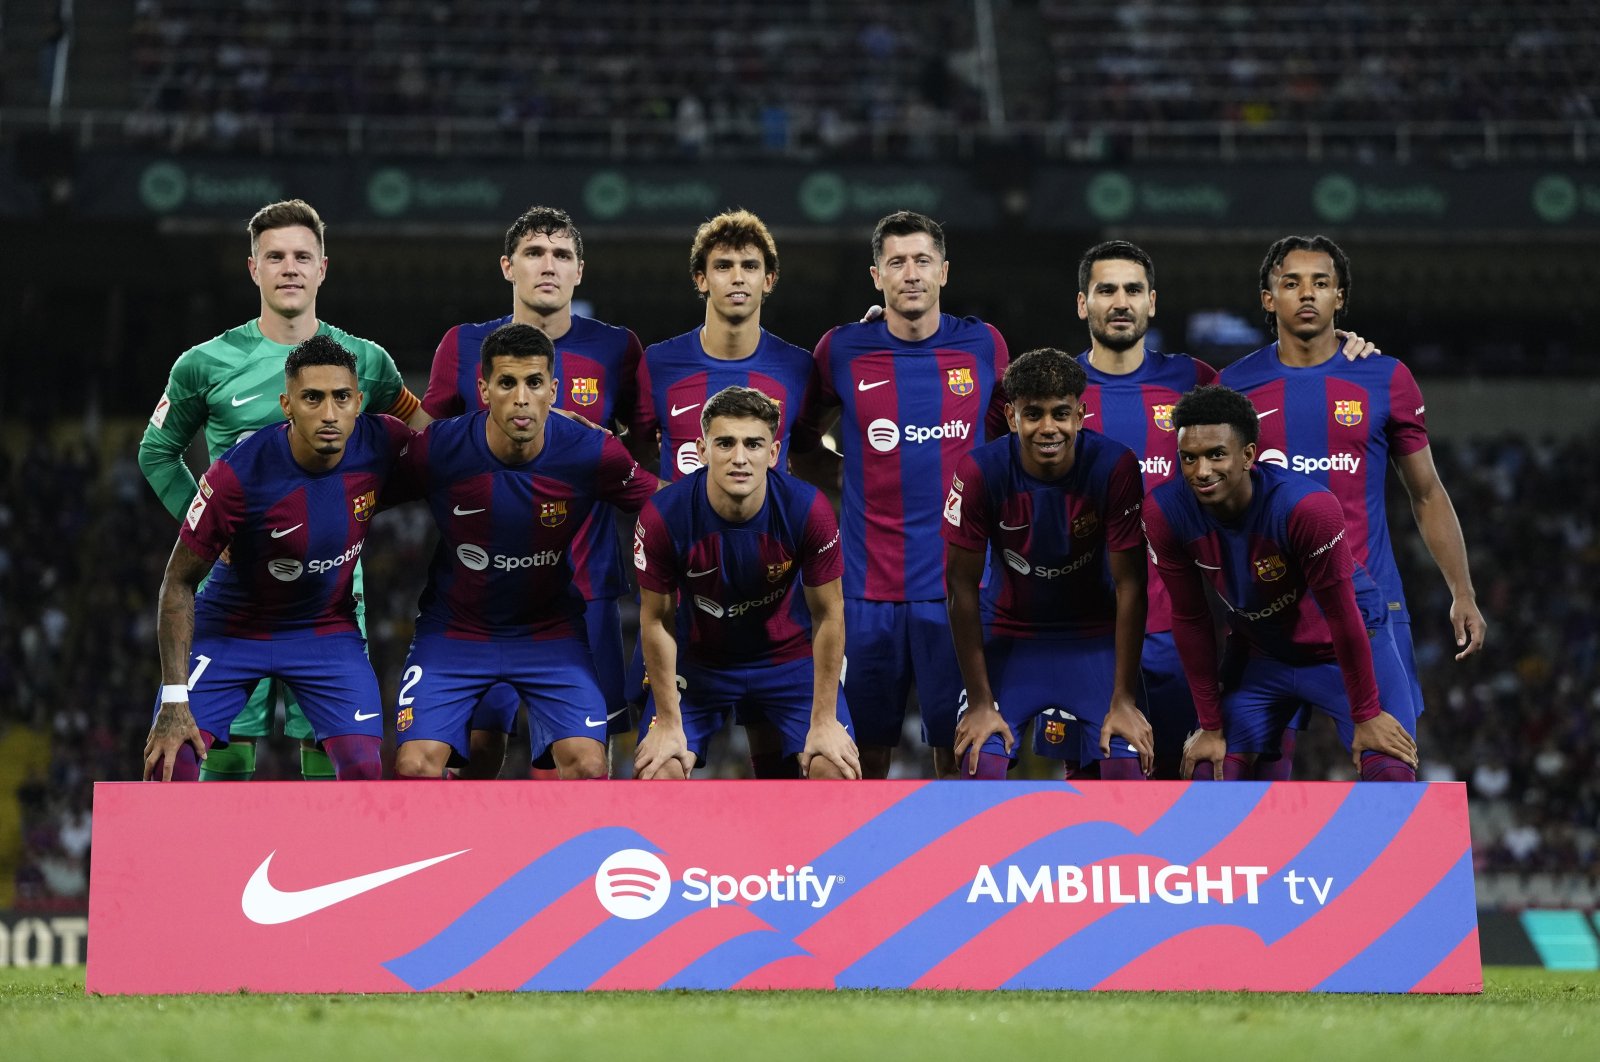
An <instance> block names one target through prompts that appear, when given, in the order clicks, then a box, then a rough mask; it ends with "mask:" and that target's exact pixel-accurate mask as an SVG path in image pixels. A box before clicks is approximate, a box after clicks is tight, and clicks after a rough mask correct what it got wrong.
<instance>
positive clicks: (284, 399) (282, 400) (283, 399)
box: [278, 391, 294, 424]
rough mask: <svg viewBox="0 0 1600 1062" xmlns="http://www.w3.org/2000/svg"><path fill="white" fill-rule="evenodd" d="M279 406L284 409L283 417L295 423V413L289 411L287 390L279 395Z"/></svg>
mask: <svg viewBox="0 0 1600 1062" xmlns="http://www.w3.org/2000/svg"><path fill="white" fill-rule="evenodd" d="M278 408H279V409H281V410H283V419H284V420H287V421H289V422H290V423H291V424H292V423H294V414H293V413H291V412H290V411H289V393H288V392H287V391H285V392H284V393H283V394H281V395H279V396H278Z"/></svg>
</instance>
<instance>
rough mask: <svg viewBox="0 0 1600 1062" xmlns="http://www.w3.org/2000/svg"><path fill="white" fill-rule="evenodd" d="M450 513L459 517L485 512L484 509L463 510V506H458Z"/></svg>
mask: <svg viewBox="0 0 1600 1062" xmlns="http://www.w3.org/2000/svg"><path fill="white" fill-rule="evenodd" d="M450 511H451V512H453V513H455V514H456V515H457V516H471V515H472V514H473V513H481V512H483V511H484V510H482V509H463V508H462V507H461V506H459V505H458V506H456V507H455V508H454V509H451V510H450Z"/></svg>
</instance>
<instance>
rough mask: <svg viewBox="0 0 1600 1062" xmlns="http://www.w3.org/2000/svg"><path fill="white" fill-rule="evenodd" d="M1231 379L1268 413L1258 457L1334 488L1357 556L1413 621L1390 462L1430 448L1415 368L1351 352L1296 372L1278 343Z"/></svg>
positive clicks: (1226, 375)
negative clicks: (1391, 505)
mask: <svg viewBox="0 0 1600 1062" xmlns="http://www.w3.org/2000/svg"><path fill="white" fill-rule="evenodd" d="M1340 346H1341V350H1342V347H1343V343H1342V342H1341V344H1340ZM1222 382H1223V383H1224V384H1226V385H1227V386H1229V387H1231V388H1233V389H1234V390H1236V391H1242V392H1244V393H1245V394H1246V395H1248V396H1249V398H1250V401H1251V402H1253V403H1255V407H1256V413H1257V415H1258V416H1259V417H1260V418H1261V441H1260V442H1259V443H1258V445H1257V451H1256V459H1257V460H1258V461H1260V462H1263V463H1265V464H1272V465H1278V466H1280V467H1283V468H1288V469H1290V470H1291V471H1294V472H1304V473H1306V474H1307V475H1309V476H1311V477H1312V478H1313V479H1315V480H1316V481H1317V482H1319V483H1321V484H1322V485H1324V486H1325V487H1327V488H1328V489H1329V490H1331V491H1332V492H1333V494H1334V497H1336V498H1338V499H1339V504H1340V506H1341V507H1342V508H1343V510H1344V519H1345V523H1346V524H1348V525H1349V527H1350V550H1351V552H1352V553H1353V554H1354V556H1355V559H1356V560H1358V561H1360V562H1361V563H1362V564H1363V565H1365V566H1366V568H1367V570H1368V571H1369V572H1371V574H1372V578H1373V579H1374V580H1376V581H1377V583H1378V586H1379V587H1380V588H1382V590H1383V595H1384V599H1385V601H1386V602H1387V604H1388V608H1389V611H1390V613H1391V614H1393V615H1394V616H1395V618H1396V619H1399V620H1400V621H1402V622H1409V614H1408V612H1407V609H1406V599H1405V592H1404V590H1403V589H1402V588H1401V586H1400V571H1399V569H1398V568H1397V567H1396V566H1395V561H1394V547H1393V545H1392V544H1391V543H1390V541H1389V518H1388V509H1387V507H1386V506H1385V504H1384V479H1385V477H1386V475H1387V474H1388V469H1389V461H1390V459H1391V458H1394V457H1402V456H1405V455H1406V454H1412V453H1416V452H1417V451H1418V450H1421V449H1423V448H1424V447H1426V446H1427V445H1428V426H1427V420H1426V418H1425V416H1424V407H1423V401H1422V392H1421V390H1420V389H1419V388H1418V387H1417V381H1416V379H1415V378H1414V377H1412V375H1411V370H1409V369H1407V368H1406V367H1405V365H1404V364H1402V363H1401V362H1399V361H1397V360H1395V359H1394V358H1386V357H1382V356H1380V355H1373V356H1372V357H1369V358H1361V359H1358V360H1356V361H1348V360H1346V359H1345V357H1344V355H1343V353H1339V354H1335V355H1334V356H1333V357H1332V358H1329V359H1328V360H1327V361H1325V362H1323V363H1322V364H1321V365H1314V366H1311V367H1310V368H1293V367H1291V366H1288V365H1285V364H1283V362H1282V361H1280V360H1278V345H1277V344H1276V343H1274V344H1272V345H1271V346H1268V347H1263V348H1262V349H1260V350H1258V351H1256V352H1255V353H1254V354H1251V355H1249V356H1248V357H1245V358H1241V359H1240V360H1239V361H1237V362H1235V363H1234V364H1233V365H1230V366H1228V367H1227V368H1226V369H1224V370H1223V371H1222Z"/></svg>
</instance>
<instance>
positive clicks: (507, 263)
mask: <svg viewBox="0 0 1600 1062" xmlns="http://www.w3.org/2000/svg"><path fill="white" fill-rule="evenodd" d="M500 275H501V276H503V277H505V278H506V283H507V284H515V283H516V279H515V278H514V277H512V275H511V259H509V258H507V257H506V256H505V255H501V256H500Z"/></svg>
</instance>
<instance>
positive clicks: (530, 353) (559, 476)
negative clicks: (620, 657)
mask: <svg viewBox="0 0 1600 1062" xmlns="http://www.w3.org/2000/svg"><path fill="white" fill-rule="evenodd" d="M554 360H555V348H554V346H552V344H551V342H550V337H549V336H546V335H545V334H544V333H543V332H541V331H540V330H539V329H537V328H535V327H533V326H532V325H526V324H507V325H502V326H500V327H499V328H497V329H495V330H494V331H493V332H491V333H489V335H488V336H487V337H485V338H484V340H483V345H482V347H481V348H480V351H479V374H480V375H479V380H478V387H479V390H480V397H481V398H482V401H483V405H484V407H485V408H484V409H481V410H479V411H478V412H476V413H471V414H468V415H466V416H461V417H452V418H451V419H449V420H441V421H435V422H434V423H433V424H430V425H429V426H428V430H427V431H426V432H424V433H423V434H422V435H421V436H419V437H418V439H417V441H416V442H415V443H413V444H412V445H411V448H410V449H409V451H407V453H406V455H405V456H404V457H403V458H402V459H401V462H400V466H399V467H398V468H397V469H396V474H395V482H394V483H393V484H392V485H391V491H390V493H389V494H388V495H386V497H385V501H386V502H387V501H390V500H393V501H397V502H398V501H403V500H406V499H407V498H413V497H424V498H426V499H427V503H428V507H429V509H431V510H432V512H433V518H434V522H435V523H437V524H438V526H439V546H438V548H437V550H435V552H434V555H433V561H432V564H431V565H430V567H429V569H428V581H427V585H426V586H425V587H424V588H423V591H422V599H421V602H420V604H419V606H418V613H419V614H418V617H417V633H416V637H415V638H414V639H413V640H412V643H411V653H410V655H409V656H408V657H407V659H406V669H405V673H404V674H403V675H402V676H401V682H400V696H399V701H398V711H397V713H396V717H395V734H396V738H397V740H398V741H399V750H398V752H397V754H396V757H395V772H396V773H397V774H399V775H401V776H402V777H407V778H441V777H443V775H444V771H445V768H446V766H448V765H449V763H450V762H451V759H452V754H454V756H455V757H457V761H456V762H465V760H466V758H467V756H468V737H467V734H468V728H469V725H470V723H471V721H472V713H473V708H474V706H475V705H477V703H478V701H479V699H480V698H482V696H483V695H484V693H485V692H486V691H487V690H488V689H489V688H490V687H491V686H493V685H495V684H496V683H500V682H504V683H507V684H509V685H510V686H512V687H513V688H514V689H515V690H516V691H517V694H518V695H519V696H520V697H521V698H522V700H523V701H525V702H526V703H527V705H528V729H529V731H530V733H531V736H532V740H533V749H534V751H535V752H536V753H537V752H538V751H539V750H542V749H544V748H546V747H549V748H550V750H551V752H552V754H553V755H554V758H555V764H556V770H557V771H558V772H559V777H561V778H604V777H605V776H606V773H607V765H606V744H605V742H606V714H607V704H606V699H605V697H604V695H603V694H602V693H601V690H600V685H599V681H598V679H597V677H596V675H595V667H594V657H593V655H592V654H591V652H590V650H589V643H588V640H587V637H586V630H585V626H584V601H583V595H582V594H581V593H579V591H578V589H577V588H576V587H575V586H574V585H573V581H572V560H571V546H572V543H573V540H574V538H575V537H576V536H577V534H578V531H579V529H580V528H582V527H583V526H584V521H585V520H587V519H588V517H589V514H590V513H591V512H592V511H593V510H594V508H595V507H596V506H597V505H598V504H600V503H603V502H604V503H609V504H611V505H615V506H617V507H618V508H620V509H622V510H623V511H624V512H628V513H635V512H638V511H639V507H640V506H641V505H643V504H644V502H645V499H647V498H648V497H650V495H651V494H652V493H653V492H654V491H655V489H656V486H657V485H658V484H657V480H656V478H655V477H654V476H652V475H651V474H650V473H648V472H646V471H645V470H644V469H642V468H640V467H639V466H638V465H637V464H636V463H635V462H634V460H633V458H632V457H631V456H629V454H628V451H627V450H626V449H625V448H624V447H623V445H622V443H620V442H618V441H617V440H616V439H614V438H612V437H611V436H610V435H608V434H606V433H605V432H602V431H597V430H595V429H594V428H590V427H586V426H584V425H582V424H578V423H576V422H574V421H572V420H568V419H567V418H565V417H554V416H551V415H550V407H551V406H552V405H553V404H554V403H555V400H556V387H557V380H556V378H555V374H554V372H553V371H552V370H553V366H554Z"/></svg>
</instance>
